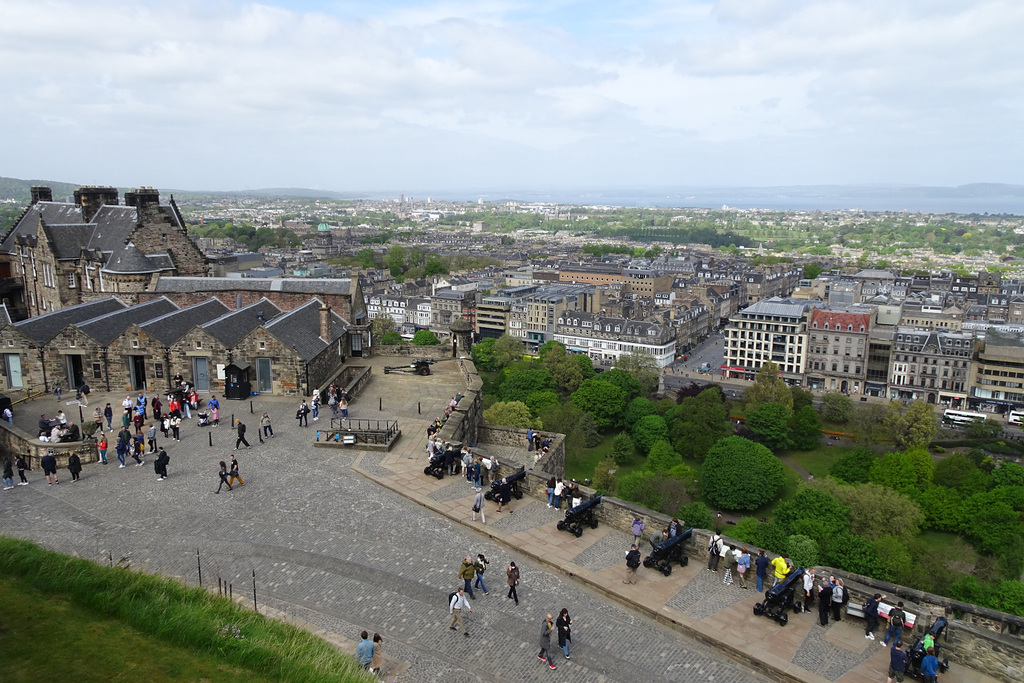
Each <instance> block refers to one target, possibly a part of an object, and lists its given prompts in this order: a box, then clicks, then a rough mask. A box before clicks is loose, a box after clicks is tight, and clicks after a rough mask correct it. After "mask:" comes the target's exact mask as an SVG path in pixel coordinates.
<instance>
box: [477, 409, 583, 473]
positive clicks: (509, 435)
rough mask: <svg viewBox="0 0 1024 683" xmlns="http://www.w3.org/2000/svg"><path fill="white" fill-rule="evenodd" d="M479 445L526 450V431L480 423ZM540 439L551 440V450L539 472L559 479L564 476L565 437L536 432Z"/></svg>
mask: <svg viewBox="0 0 1024 683" xmlns="http://www.w3.org/2000/svg"><path fill="white" fill-rule="evenodd" d="M477 432H478V439H479V441H480V443H493V444H499V445H502V446H519V447H520V448H522V449H523V450H524V451H525V450H526V449H527V442H526V430H525V429H517V428H515V427H504V426H502V425H492V424H487V422H486V421H482V422H481V423H480V424H479V425H478V426H477ZM537 433H538V434H540V435H541V438H542V439H543V438H550V439H551V448H550V449H549V450H548V454H547V455H546V456H544V458H543V459H542V460H541V462H540V467H541V471H543V472H545V473H546V474H549V475H554V476H556V477H561V476H564V475H565V435H564V434H556V433H555V432H544V431H539V430H538V432H537Z"/></svg>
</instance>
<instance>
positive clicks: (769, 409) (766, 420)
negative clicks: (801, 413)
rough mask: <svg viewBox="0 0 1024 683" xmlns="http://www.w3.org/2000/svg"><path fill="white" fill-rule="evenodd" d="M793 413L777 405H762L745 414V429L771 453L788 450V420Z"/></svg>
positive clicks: (769, 403)
mask: <svg viewBox="0 0 1024 683" xmlns="http://www.w3.org/2000/svg"><path fill="white" fill-rule="evenodd" d="M792 415H793V413H792V411H790V409H789V408H787V407H786V406H783V405H779V404H778V403H771V402H768V403H762V404H760V405H759V406H758V407H757V408H756V409H754V411H753V412H750V413H748V414H747V428H748V429H749V430H750V431H751V432H752V433H753V434H754V436H756V437H757V440H758V441H760V442H761V443H763V444H764V445H765V446H767V447H768V448H770V449H772V450H773V451H781V450H783V449H785V448H789V443H790V441H789V419H790V417H792Z"/></svg>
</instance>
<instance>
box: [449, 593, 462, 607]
mask: <svg viewBox="0 0 1024 683" xmlns="http://www.w3.org/2000/svg"><path fill="white" fill-rule="evenodd" d="M458 594H459V592H458V591H455V592H454V593H449V594H448V609H451V608H452V600H454V599H455V596H456V595H458Z"/></svg>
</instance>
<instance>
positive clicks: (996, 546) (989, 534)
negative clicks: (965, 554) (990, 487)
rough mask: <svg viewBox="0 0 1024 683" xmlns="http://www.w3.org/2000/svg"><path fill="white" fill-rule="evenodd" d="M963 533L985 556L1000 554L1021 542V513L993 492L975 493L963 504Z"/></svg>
mask: <svg viewBox="0 0 1024 683" xmlns="http://www.w3.org/2000/svg"><path fill="white" fill-rule="evenodd" d="M961 510H962V515H961V522H960V530H961V531H962V532H963V533H964V534H966V535H967V537H968V538H970V539H971V541H972V542H973V543H974V546H975V547H976V548H977V549H978V550H980V551H981V552H983V553H997V552H999V551H1000V550H1001V549H1002V548H1005V547H1009V546H1011V545H1014V544H1015V543H1019V542H1020V535H1021V532H1022V529H1021V522H1020V513H1018V512H1017V511H1016V510H1014V509H1013V508H1012V507H1010V506H1009V505H1008V504H1006V503H1005V502H1003V501H1002V500H1001V499H1000V498H999V496H998V495H997V494H995V492H994V491H990V492H986V493H976V494H974V495H973V496H971V497H969V498H967V499H966V500H964V502H963V505H962V507H961Z"/></svg>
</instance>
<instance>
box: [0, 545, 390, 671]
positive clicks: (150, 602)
mask: <svg viewBox="0 0 1024 683" xmlns="http://www.w3.org/2000/svg"><path fill="white" fill-rule="evenodd" d="M0 576H4V577H7V578H8V579H15V580H17V581H18V583H20V584H21V585H22V586H23V587H24V588H25V589H26V591H28V590H32V591H38V592H39V593H41V594H43V595H45V596H46V597H48V598H51V599H53V600H54V601H55V602H62V601H66V602H67V603H68V605H70V606H71V607H73V608H75V609H77V610H82V611H83V612H84V613H85V614H86V615H88V614H91V615H92V616H93V617H94V618H96V619H98V620H110V621H114V622H117V623H119V624H121V625H122V626H123V627H124V628H127V629H130V630H133V631H136V632H138V633H139V634H142V636H143V637H144V638H145V639H146V640H149V641H152V642H154V643H156V644H159V645H162V646H166V647H169V648H172V649H176V650H181V651H184V652H185V653H186V656H187V657H198V658H209V659H207V660H206V661H218V660H219V662H220V666H222V667H226V669H225V670H226V671H227V672H228V673H229V674H230V673H231V672H232V671H236V670H245V671H247V672H249V676H250V678H255V679H257V680H284V681H325V682H326V681H345V682H348V681H370V680H373V679H372V678H371V677H370V676H369V675H368V674H366V673H365V672H363V671H362V670H361V668H360V667H359V665H358V663H357V662H356V661H355V659H354V658H353V657H351V656H349V655H346V654H344V653H342V652H340V651H338V650H336V649H335V648H334V647H332V646H331V645H330V644H328V643H327V642H326V641H324V640H321V639H320V638H317V637H316V636H314V635H313V634H311V633H309V632H307V631H303V630H301V629H299V628H296V627H294V626H291V625H289V624H284V623H281V622H277V621H274V620H271V619H267V618H265V617H263V616H262V615H260V614H257V613H255V612H252V611H249V610H245V609H242V608H241V607H239V606H238V605H236V604H235V603H233V602H232V601H230V600H228V599H226V598H219V597H216V596H213V595H210V594H209V593H207V592H206V591H204V590H202V589H200V588H189V587H186V586H184V585H182V584H180V583H178V582H176V581H173V580H171V579H166V578H163V577H159V576H152V575H149V574H142V573H138V572H132V571H127V570H125V569H119V568H108V567H104V566H101V565H99V564H96V563H95V562H90V561H88V560H82V559H78V558H73V557H68V556H66V555H60V554H58V553H54V552H50V551H48V550H44V549H43V548H40V547H39V546H37V545H35V544H33V543H30V542H28V541H20V540H15V539H11V538H4V537H0ZM3 604H4V605H5V609H6V604H7V601H6V600H5V601H4V603H3ZM232 625H233V626H237V628H238V629H239V630H240V631H241V633H242V634H244V635H245V638H244V639H235V638H225V637H223V636H222V635H221V633H220V632H221V629H222V628H224V627H225V626H232ZM5 632H6V629H5ZM50 645H52V642H50V641H47V642H46V647H49V646H50ZM84 646H86V644H83V649H84ZM87 647H89V648H95V649H99V650H102V649H111V650H118V651H120V650H122V649H123V646H122V645H121V643H119V642H118V641H117V640H115V639H111V638H101V639H100V640H99V641H98V642H97V641H96V640H95V639H94V640H93V642H91V643H88V644H87ZM125 651H126V652H128V653H129V654H130V655H131V656H134V654H133V653H131V651H130V650H127V649H126V650H125ZM47 652H48V650H47ZM7 654H8V657H7V659H10V658H11V657H13V656H15V651H14V650H12V649H8V650H7ZM44 656H45V653H44ZM106 656H108V657H114V655H113V654H108V655H106ZM7 664H9V662H6V660H5V666H6V665H7ZM254 674H255V675H254ZM118 675H119V672H118V671H116V670H114V671H108V672H107V676H104V678H109V679H112V680H117V678H118ZM54 679H55V677H45V676H44V677H41V678H40V677H35V678H31V679H29V680H54ZM72 680H75V679H72ZM122 680H126V679H122ZM133 680H139V679H138V678H137V677H136V678H133ZM163 680H201V678H196V677H190V676H189V675H188V674H185V675H184V677H183V678H181V679H176V678H164V679H163ZM223 680H229V679H223ZM230 680H234V679H230Z"/></svg>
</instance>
